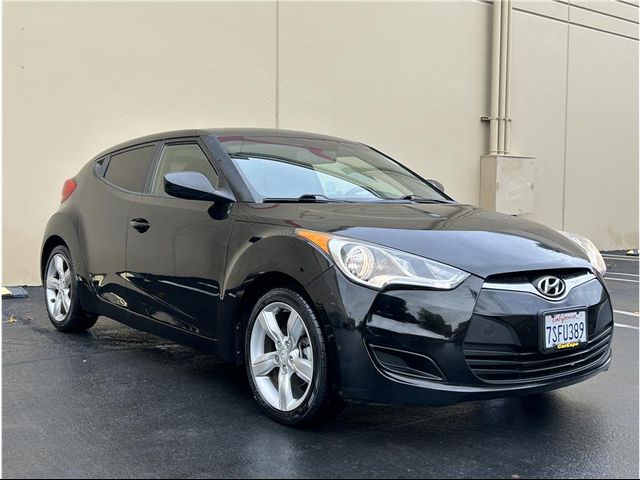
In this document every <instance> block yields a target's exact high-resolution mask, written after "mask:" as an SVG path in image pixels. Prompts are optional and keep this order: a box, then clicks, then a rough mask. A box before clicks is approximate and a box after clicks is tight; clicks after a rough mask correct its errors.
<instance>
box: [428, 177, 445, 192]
mask: <svg viewBox="0 0 640 480" xmlns="http://www.w3.org/2000/svg"><path fill="white" fill-rule="evenodd" d="M427 183H428V184H429V185H431V186H433V187H436V188H437V189H438V190H440V191H441V192H444V185H442V183H440V182H439V181H438V180H433V179H429V180H427Z"/></svg>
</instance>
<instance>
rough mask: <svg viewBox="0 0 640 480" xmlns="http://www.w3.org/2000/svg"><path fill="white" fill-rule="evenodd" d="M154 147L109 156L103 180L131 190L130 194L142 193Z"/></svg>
mask: <svg viewBox="0 0 640 480" xmlns="http://www.w3.org/2000/svg"><path fill="white" fill-rule="evenodd" d="M154 150H155V146H154V145H149V146H147V147H141V148H136V149H135V150H129V151H128V152H124V153H118V154H116V155H112V156H111V160H110V161H109V165H108V166H107V173H106V174H105V178H106V179H107V181H108V182H111V183H113V184H114V185H116V186H118V187H120V188H124V189H125V190H131V191H132V192H142V191H144V184H145V181H146V179H147V172H148V171H149V167H150V166H151V162H152V160H153V152H154Z"/></svg>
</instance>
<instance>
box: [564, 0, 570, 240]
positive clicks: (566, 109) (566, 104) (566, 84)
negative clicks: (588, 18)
mask: <svg viewBox="0 0 640 480" xmlns="http://www.w3.org/2000/svg"><path fill="white" fill-rule="evenodd" d="M570 36H571V7H570V6H569V4H567V51H566V62H567V64H566V69H565V75H564V158H563V164H562V230H565V228H566V211H567V152H568V148H567V138H568V135H567V131H568V129H569V41H570Z"/></svg>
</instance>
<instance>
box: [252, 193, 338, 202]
mask: <svg viewBox="0 0 640 480" xmlns="http://www.w3.org/2000/svg"><path fill="white" fill-rule="evenodd" d="M345 201H346V200H338V199H336V198H329V197H327V196H325V195H321V194H319V193H305V194H303V195H300V196H299V197H297V198H274V197H267V198H263V199H262V202H263V203H264V202H266V203H329V202H345Z"/></svg>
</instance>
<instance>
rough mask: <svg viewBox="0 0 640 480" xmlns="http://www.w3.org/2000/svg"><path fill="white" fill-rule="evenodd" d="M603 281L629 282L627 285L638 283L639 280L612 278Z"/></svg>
mask: <svg viewBox="0 0 640 480" xmlns="http://www.w3.org/2000/svg"><path fill="white" fill-rule="evenodd" d="M605 280H615V281H616V282H629V283H640V281H639V280H630V279H628V278H613V277H605Z"/></svg>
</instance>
